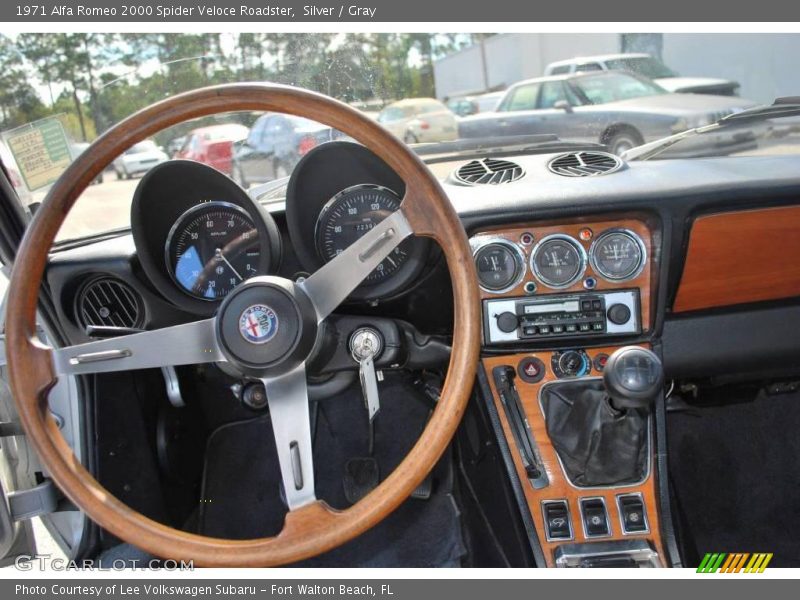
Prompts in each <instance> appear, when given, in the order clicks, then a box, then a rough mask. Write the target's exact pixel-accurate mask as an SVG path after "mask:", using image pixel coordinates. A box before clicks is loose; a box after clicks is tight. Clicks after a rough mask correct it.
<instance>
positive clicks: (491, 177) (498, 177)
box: [456, 158, 525, 185]
mask: <svg viewBox="0 0 800 600" xmlns="http://www.w3.org/2000/svg"><path fill="white" fill-rule="evenodd" d="M524 174H525V171H523V170H522V167H520V166H519V165H518V164H516V163H513V162H510V161H507V160H497V159H496V158H482V159H481V160H473V161H470V162H468V163H467V164H465V165H464V166H462V167H460V168H459V169H458V171H456V179H458V181H460V182H461V183H466V184H467V185H497V184H500V183H511V182H512V181H516V180H517V179H519V178H520V177H522V176H523V175H524Z"/></svg>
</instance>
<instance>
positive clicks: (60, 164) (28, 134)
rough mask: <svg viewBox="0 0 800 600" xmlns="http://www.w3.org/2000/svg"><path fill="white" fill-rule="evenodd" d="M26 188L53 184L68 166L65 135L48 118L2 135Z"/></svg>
mask: <svg viewBox="0 0 800 600" xmlns="http://www.w3.org/2000/svg"><path fill="white" fill-rule="evenodd" d="M3 138H4V139H5V141H6V143H7V144H8V147H9V149H10V150H11V154H12V155H13V156H14V161H15V162H16V163H17V167H18V168H19V172H20V175H22V179H23V180H24V181H25V185H26V187H27V188H28V189H29V190H31V191H33V190H38V189H39V188H43V187H45V186H48V185H50V184H51V183H53V182H54V181H55V180H56V179H58V177H59V176H60V175H61V173H63V172H64V170H65V169H66V168H67V167H68V166H69V164H70V162H72V158H71V156H70V152H69V142H68V141H67V134H66V132H65V131H64V127H63V125H62V124H61V121H60V120H59V119H58V117H48V118H46V119H40V120H39V121H34V122H33V123H29V124H28V125H23V126H22V127H18V128H16V129H12V130H11V131H7V132H5V133H3Z"/></svg>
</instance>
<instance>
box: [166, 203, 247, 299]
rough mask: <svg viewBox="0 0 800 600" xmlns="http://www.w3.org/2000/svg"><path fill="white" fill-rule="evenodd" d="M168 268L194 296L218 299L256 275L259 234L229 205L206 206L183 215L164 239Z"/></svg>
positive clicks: (236, 209) (243, 216)
mask: <svg viewBox="0 0 800 600" xmlns="http://www.w3.org/2000/svg"><path fill="white" fill-rule="evenodd" d="M166 253H167V268H168V270H169V273H170V275H171V276H172V279H173V280H174V281H175V283H177V284H178V286H180V288H181V289H182V290H183V291H185V292H186V293H188V294H189V295H191V296H194V297H195V298H200V299H202V300H219V299H221V298H224V297H225V296H226V295H227V294H228V292H230V291H231V290H232V289H233V288H234V287H236V286H237V285H239V284H240V283H241V282H242V281H244V280H245V279H248V278H250V277H253V276H254V275H256V274H257V273H258V268H259V264H260V261H261V248H260V244H259V237H258V231H257V230H256V228H255V225H253V221H252V219H251V218H250V215H249V214H247V212H246V211H245V210H244V209H242V208H240V207H239V206H236V205H234V204H229V203H227V202H206V203H204V204H198V205H197V206H194V207H192V208H191V209H189V210H188V211H186V212H185V213H184V214H183V215H181V216H180V217H179V218H178V220H177V221H176V222H175V224H174V225H173V226H172V230H171V231H170V232H169V236H168V237H167V248H166Z"/></svg>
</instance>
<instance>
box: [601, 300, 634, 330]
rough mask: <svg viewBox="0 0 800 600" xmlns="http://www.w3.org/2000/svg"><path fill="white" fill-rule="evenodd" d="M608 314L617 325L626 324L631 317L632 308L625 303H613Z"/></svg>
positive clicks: (609, 318)
mask: <svg viewBox="0 0 800 600" xmlns="http://www.w3.org/2000/svg"><path fill="white" fill-rule="evenodd" d="M606 314H607V315H608V320H609V321H611V322H612V323H614V324H615V325H624V324H625V323H627V322H628V320H629V319H630V318H631V309H630V308H628V307H627V306H625V305H624V304H612V305H611V306H610V307H609V309H608V312H607V313H606Z"/></svg>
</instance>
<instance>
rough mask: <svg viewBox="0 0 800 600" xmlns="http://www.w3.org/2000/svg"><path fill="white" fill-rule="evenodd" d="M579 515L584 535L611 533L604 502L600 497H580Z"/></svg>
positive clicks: (599, 535)
mask: <svg viewBox="0 0 800 600" xmlns="http://www.w3.org/2000/svg"><path fill="white" fill-rule="evenodd" d="M581 516H582V518H583V531H584V533H586V537H605V536H607V535H611V529H610V528H609V525H608V513H607V512H606V503H605V501H604V500H603V499H602V498H581Z"/></svg>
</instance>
